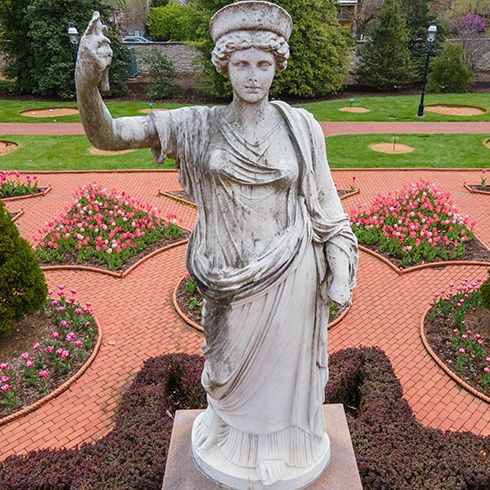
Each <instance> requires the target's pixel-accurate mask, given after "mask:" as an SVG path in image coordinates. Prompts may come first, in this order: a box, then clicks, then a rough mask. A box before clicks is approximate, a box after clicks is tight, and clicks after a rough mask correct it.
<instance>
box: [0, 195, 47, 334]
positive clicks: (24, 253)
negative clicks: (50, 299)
mask: <svg viewBox="0 0 490 490" xmlns="http://www.w3.org/2000/svg"><path fill="white" fill-rule="evenodd" d="M47 294H48V288H47V286H46V281H45V279H44V274H43V271H42V270H41V268H40V267H39V264H38V263H37V260H36V255H35V253H34V251H33V250H32V248H31V246H30V245H29V243H28V242H27V240H25V239H24V238H22V237H21V236H20V235H19V230H18V229H17V227H16V226H15V224H14V223H13V221H12V220H11V219H10V217H9V216H8V213H7V210H6V209H5V206H4V204H3V203H2V202H0V334H6V333H9V331H10V330H11V328H12V325H13V324H14V323H15V322H18V321H20V320H22V319H23V318H24V317H25V316H27V315H31V314H32V313H35V312H36V311H37V310H39V309H40V308H41V306H42V305H43V304H44V301H45V300H46V297H47Z"/></svg>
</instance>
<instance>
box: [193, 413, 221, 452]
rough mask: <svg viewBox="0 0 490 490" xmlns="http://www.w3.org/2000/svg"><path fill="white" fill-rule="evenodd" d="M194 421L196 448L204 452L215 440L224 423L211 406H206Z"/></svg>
mask: <svg viewBox="0 0 490 490" xmlns="http://www.w3.org/2000/svg"><path fill="white" fill-rule="evenodd" d="M196 422H198V424H197V426H196V438H195V440H194V443H195V445H196V449H198V450H199V451H201V452H205V451H207V450H208V449H209V448H210V447H211V446H212V445H213V444H215V443H216V442H217V440H218V438H219V436H220V433H221V430H222V429H223V428H224V426H225V424H224V422H223V421H222V420H221V419H220V418H219V417H218V416H217V415H216V413H215V412H214V410H212V409H211V408H208V409H207V410H206V411H205V412H204V413H203V414H202V415H201V416H200V417H199V420H196Z"/></svg>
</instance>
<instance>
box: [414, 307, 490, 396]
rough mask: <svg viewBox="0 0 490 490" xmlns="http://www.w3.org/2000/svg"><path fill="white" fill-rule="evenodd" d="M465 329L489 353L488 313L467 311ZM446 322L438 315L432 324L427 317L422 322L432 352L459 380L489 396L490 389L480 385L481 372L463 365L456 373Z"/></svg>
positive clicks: (485, 311)
mask: <svg viewBox="0 0 490 490" xmlns="http://www.w3.org/2000/svg"><path fill="white" fill-rule="evenodd" d="M465 321H466V327H467V330H470V331H471V336H472V337H473V336H474V335H475V334H480V335H481V340H482V341H483V348H484V349H485V351H486V352H489V351H490V311H489V310H487V309H486V308H483V307H480V308H478V310H473V309H469V310H468V312H467V313H466V318H465ZM446 324H447V323H446V320H445V319H444V318H442V317H441V316H440V315H439V316H437V317H436V319H435V320H434V321H433V322H432V321H430V319H429V316H428V315H427V316H426V318H425V322H424V331H425V336H426V338H427V342H428V343H429V345H430V347H431V348H432V350H433V351H434V352H435V354H436V355H437V357H439V359H440V360H441V361H442V362H443V363H444V364H445V365H446V366H447V367H448V368H449V369H450V370H451V371H452V372H453V373H454V374H455V375H456V376H457V377H458V378H460V379H461V380H463V381H464V382H465V383H467V384H469V385H470V386H471V387H472V388H474V389H475V390H477V391H479V392H480V393H483V394H484V395H486V396H490V388H487V389H486V390H483V387H482V385H481V384H480V375H482V374H483V372H482V371H481V372H480V370H479V371H478V372H476V370H475V368H474V367H473V366H471V365H470V366H468V365H464V366H463V370H462V371H456V369H455V366H456V362H457V360H458V353H457V352H455V351H454V350H453V349H452V347H451V344H452V338H453V334H452V332H451V330H450V331H449V333H447V332H446Z"/></svg>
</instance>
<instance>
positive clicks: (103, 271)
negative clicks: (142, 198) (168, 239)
mask: <svg viewBox="0 0 490 490" xmlns="http://www.w3.org/2000/svg"><path fill="white" fill-rule="evenodd" d="M186 231H187V230H186ZM188 241H189V239H188V238H186V239H185V240H181V241H180V242H175V243H171V244H170V245H165V247H162V248H159V249H158V250H155V251H154V252H152V253H151V254H148V255H145V256H144V257H142V258H141V259H140V260H138V262H136V263H134V264H133V265H132V266H131V267H130V268H129V269H127V270H126V271H124V272H112V271H108V270H106V269H98V268H97V267H89V266H87V265H45V266H42V267H41V269H42V270H43V271H56V270H72V271H88V272H98V273H100V274H106V275H108V276H112V277H116V278H118V279H123V278H125V277H126V276H127V275H128V274H129V273H130V272H132V271H134V269H136V268H137V267H139V266H140V265H141V264H142V263H143V262H146V261H147V260H149V259H150V258H152V257H154V256H155V255H158V254H160V253H162V252H165V251H166V250H169V249H171V248H173V247H177V246H179V245H183V244H184V243H187V242H188Z"/></svg>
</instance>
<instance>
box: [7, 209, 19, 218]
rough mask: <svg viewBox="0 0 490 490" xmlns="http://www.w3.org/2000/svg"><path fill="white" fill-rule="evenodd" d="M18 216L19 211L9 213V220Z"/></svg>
mask: <svg viewBox="0 0 490 490" xmlns="http://www.w3.org/2000/svg"><path fill="white" fill-rule="evenodd" d="M19 214H20V211H19V212H17V213H11V212H9V218H10V219H11V220H13V219H15V217H16V216H17V215H19Z"/></svg>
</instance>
